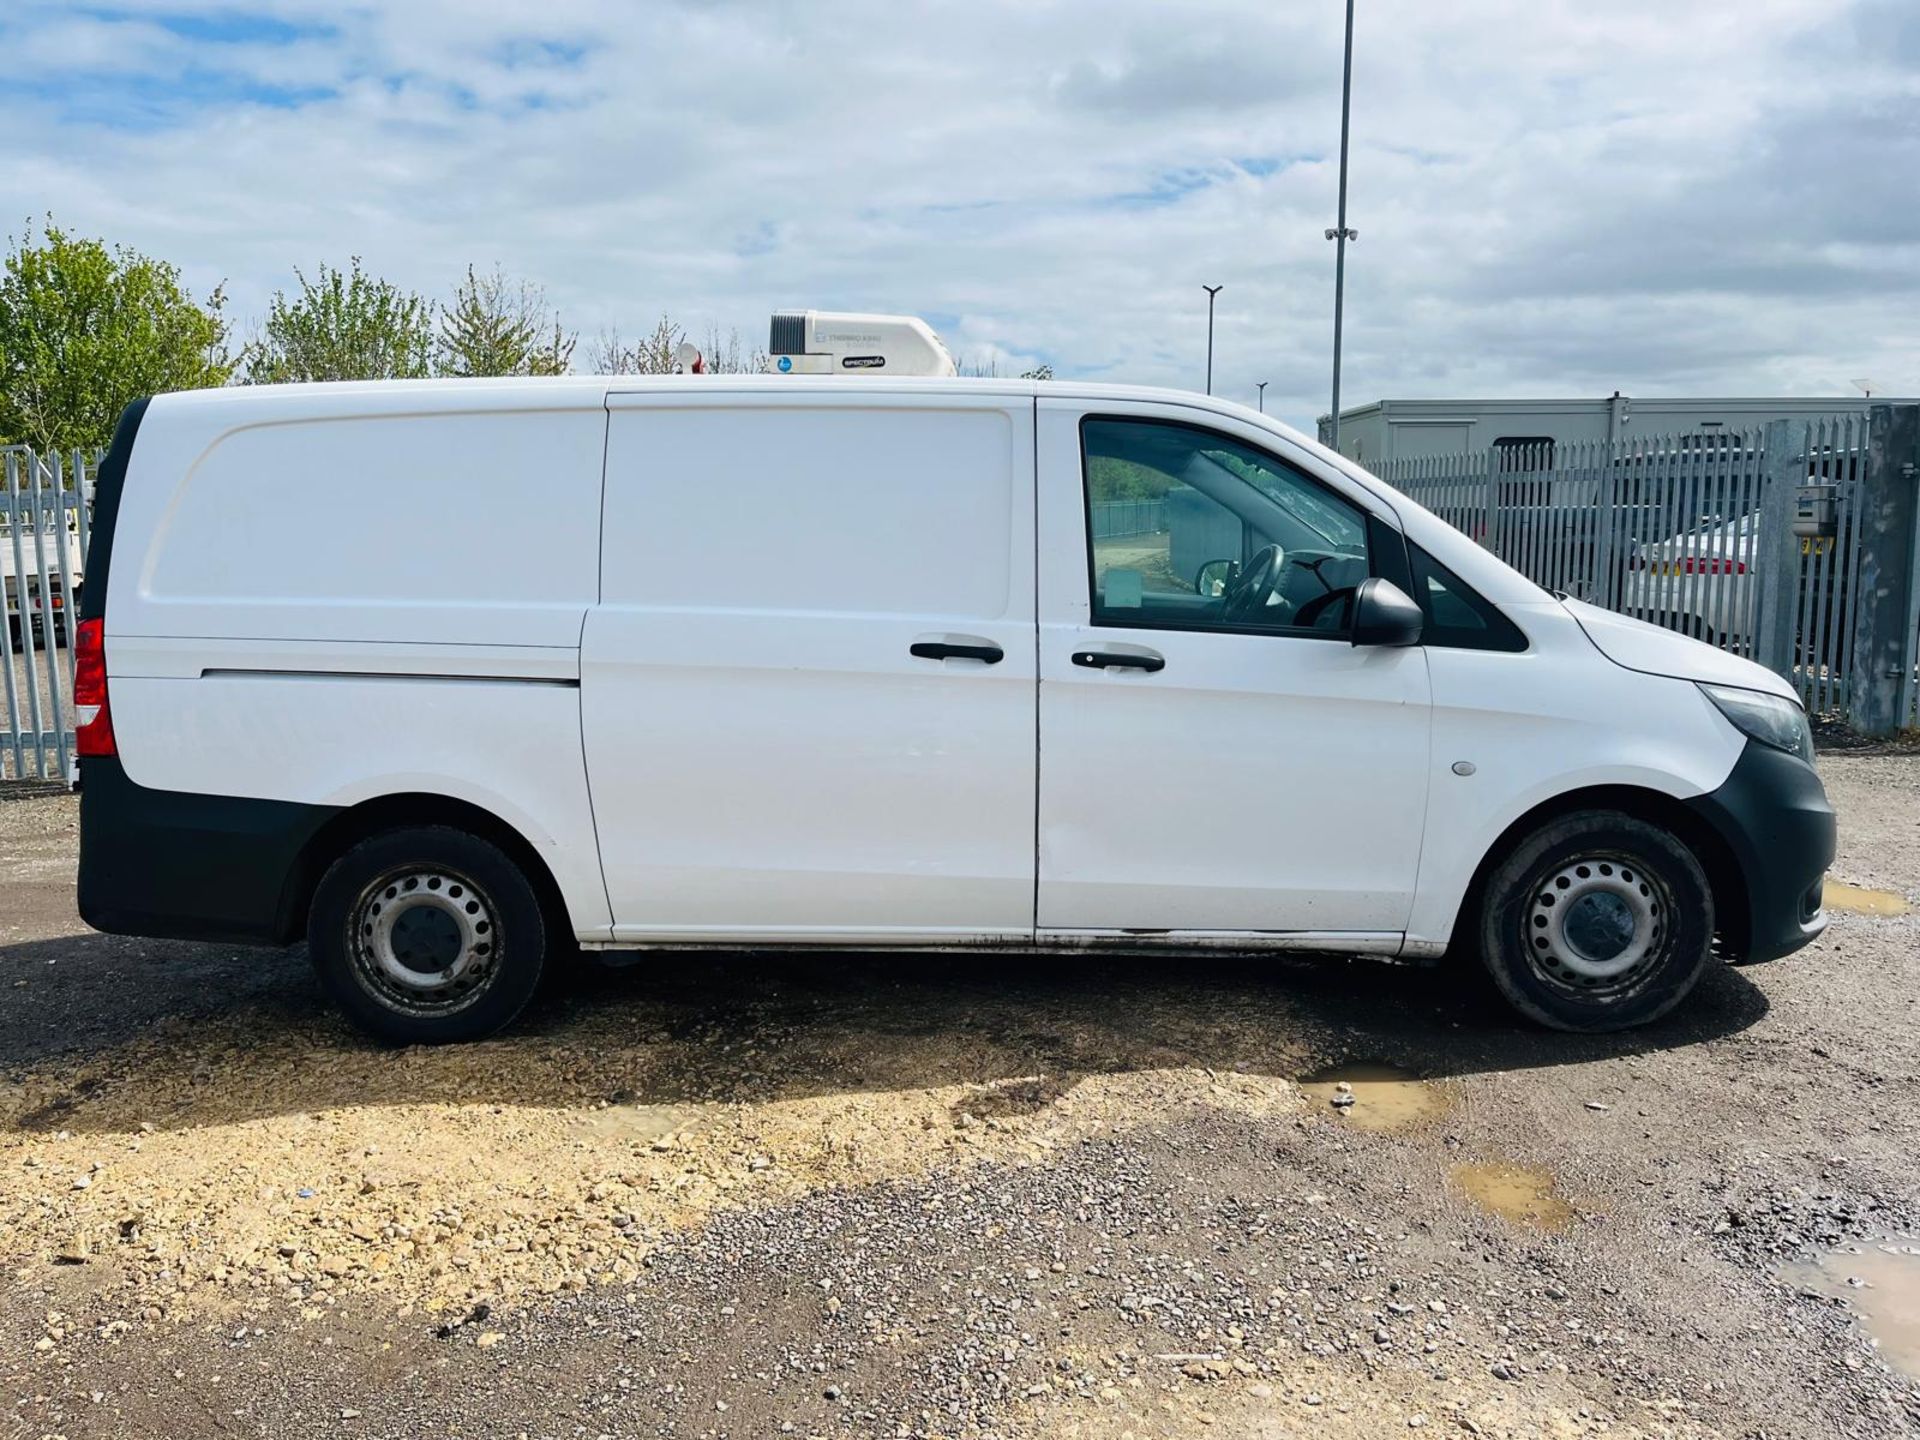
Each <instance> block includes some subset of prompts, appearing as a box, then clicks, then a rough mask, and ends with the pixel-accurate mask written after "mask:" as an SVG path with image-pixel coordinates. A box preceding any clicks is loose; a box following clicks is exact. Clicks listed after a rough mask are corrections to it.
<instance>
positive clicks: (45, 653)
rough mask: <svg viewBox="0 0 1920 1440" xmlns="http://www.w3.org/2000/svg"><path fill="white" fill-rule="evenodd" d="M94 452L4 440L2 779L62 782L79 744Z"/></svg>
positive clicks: (0, 507)
mask: <svg viewBox="0 0 1920 1440" xmlns="http://www.w3.org/2000/svg"><path fill="white" fill-rule="evenodd" d="M98 461H99V457H98V455H97V454H88V453H86V452H83V451H78V450H76V451H71V452H68V453H65V454H45V453H41V452H38V451H35V450H34V449H32V448H30V447H28V446H24V445H9V446H5V447H0V484H4V487H5V488H4V489H0V584H3V586H4V591H5V597H6V612H7V613H6V624H5V626H4V627H0V696H4V699H5V703H6V715H5V721H4V724H3V725H0V780H39V781H53V782H60V783H64V782H65V780H66V778H67V765H68V761H69V758H70V756H71V755H72V753H73V705H72V695H73V672H72V665H71V656H72V653H73V652H72V646H73V634H74V627H75V625H76V624H77V623H78V621H77V617H76V615H75V611H76V609H77V608H78V604H77V601H78V596H79V593H80V588H81V586H82V585H83V584H84V576H85V573H86V553H87V541H88V539H89V535H90V530H91V520H92V503H93V477H94V470H95V468H96V466H97V464H98Z"/></svg>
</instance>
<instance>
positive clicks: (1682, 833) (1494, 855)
mask: <svg viewBox="0 0 1920 1440" xmlns="http://www.w3.org/2000/svg"><path fill="white" fill-rule="evenodd" d="M1584 810H1616V811H1619V812H1620V813H1622V814H1624V815H1631V816H1632V817H1633V818H1634V819H1636V820H1644V821H1645V822H1647V823H1648V824H1650V825H1657V826H1660V827H1662V828H1663V829H1666V830H1668V831H1670V832H1671V833H1672V834H1673V835H1675V836H1676V837H1677V838H1678V839H1679V840H1680V841H1681V843H1682V844H1684V845H1685V846H1686V847H1687V848H1688V849H1689V850H1691V851H1692V852H1693V855H1694V858H1695V859H1696V860H1698V861H1699V862H1700V868H1701V869H1702V870H1704V871H1705V872H1706V876H1707V885H1708V888H1709V889H1710V890H1711V891H1712V893H1713V909H1714V920H1715V933H1716V934H1717V935H1718V936H1719V937H1720V947H1721V949H1722V950H1723V951H1724V952H1726V953H1728V954H1732V955H1741V954H1745V953H1746V947H1747V943H1748V939H1749V937H1748V935H1747V933H1746V932H1747V929H1748V926H1749V925H1750V924H1751V916H1752V910H1751V907H1750V905H1749V903H1748V895H1747V882H1746V876H1745V875H1744V874H1743V873H1742V872H1741V869H1740V862H1739V860H1738V859H1737V857H1736V856H1735V855H1734V853H1733V850H1732V848H1731V847H1730V846H1728V844H1727V842H1726V841H1725V840H1724V839H1723V838H1721V835H1720V833H1719V831H1717V830H1715V829H1714V828H1713V825H1712V824H1711V823H1710V822H1709V821H1708V820H1707V819H1706V818H1705V817H1704V816H1702V815H1701V814H1700V813H1699V812H1698V811H1696V810H1693V809H1692V808H1690V807H1689V806H1688V805H1687V804H1686V803H1685V802H1684V801H1682V800H1677V799H1675V798H1674V797H1673V796H1671V795H1668V794H1664V793H1663V792H1661V791H1659V790H1652V789H1648V788H1646V787H1645V786H1640V785H1588V786H1583V787H1581V788H1579V789H1575V790H1567V791H1563V792H1562V793H1560V794H1558V795H1554V796H1551V797H1549V798H1548V799H1545V800H1542V801H1541V802H1540V803H1538V804H1537V805H1535V806H1534V807H1533V808H1532V809H1531V810H1527V811H1525V812H1524V813H1522V814H1521V815H1519V816H1518V817H1517V818H1516V819H1515V820H1514V821H1513V822H1512V823H1511V824H1509V825H1508V826H1507V828H1506V829H1505V830H1503V831H1501V832H1500V836H1499V838H1498V839H1496V840H1495V841H1494V842H1493V844H1492V845H1491V846H1489V847H1488V849H1487V852H1486V854H1484V855H1483V856H1481V858H1480V863H1479V865H1478V866H1476V867H1475V869H1474V872H1473V879H1472V880H1471V881H1469V882H1468V884H1467V888H1466V892H1465V894H1464V895H1462V896H1461V900H1460V908H1459V910H1458V911H1457V912H1455V915H1454V921H1453V933H1452V940H1451V942H1450V943H1449V947H1448V948H1449V949H1450V950H1455V949H1458V948H1459V947H1460V946H1461V945H1462V944H1467V945H1471V944H1473V943H1475V940H1474V937H1475V936H1476V935H1477V934H1478V930H1479V927H1478V925H1477V923H1476V921H1475V917H1476V916H1478V914H1479V911H1480V904H1481V900H1482V899H1483V897H1484V896H1485V894H1486V885H1487V877H1488V876H1489V875H1491V874H1492V873H1493V871H1494V868H1495V867H1496V866H1498V865H1499V864H1500V862H1501V861H1502V860H1504V859H1506V857H1507V856H1508V855H1510V854H1512V853H1513V851H1514V849H1515V847H1517V846H1518V845H1519V844H1520V843H1521V842H1522V841H1523V840H1525V839H1526V837H1527V836H1529V835H1531V834H1532V833H1533V832H1534V831H1535V830H1537V829H1539V828H1540V827H1541V826H1542V825H1545V824H1548V823H1550V822H1552V821H1554V820H1558V819H1562V818H1564V817H1565V816H1568V815H1575V814H1578V813H1580V812H1581V811H1584Z"/></svg>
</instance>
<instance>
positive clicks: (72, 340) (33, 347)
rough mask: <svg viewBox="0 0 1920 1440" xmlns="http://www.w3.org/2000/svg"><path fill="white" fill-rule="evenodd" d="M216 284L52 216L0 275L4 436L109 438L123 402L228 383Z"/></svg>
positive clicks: (49, 441) (54, 440)
mask: <svg viewBox="0 0 1920 1440" xmlns="http://www.w3.org/2000/svg"><path fill="white" fill-rule="evenodd" d="M225 303H226V301H225V297H224V295H223V294H222V292H221V291H220V290H219V289H215V290H214V292H213V293H212V294H211V295H209V296H208V297H207V299H206V301H205V302H204V303H200V302H196V301H195V300H194V298H193V297H192V296H191V295H189V294H188V293H187V291H186V290H185V289H184V288H182V286H181V284H180V272H179V271H178V270H177V269H175V268H174V267H173V266H171V265H168V264H166V263H165V262H163V261H159V260H154V259H151V258H149V257H148V256H145V255H142V254H140V253H139V252H137V251H135V250H131V249H128V248H127V247H125V246H115V247H114V248H113V249H111V250H109V249H108V248H107V246H106V245H105V244H104V243H102V242H101V241H98V240H83V239H77V238H75V237H74V236H72V235H70V234H68V233H67V232H66V231H64V230H62V229H60V228H58V227H57V226H55V225H54V223H53V221H52V219H51V217H49V219H48V220H47V223H46V227H45V230H44V232H43V233H42V235H41V237H40V240H39V242H38V243H35V241H34V237H33V233H32V230H31V228H29V230H28V232H27V234H26V235H25V236H24V237H23V238H21V239H20V240H17V241H14V242H13V248H12V249H11V250H10V251H9V252H8V254H7V258H6V267H5V270H4V272H0V443H5V444H20V443H25V444H29V445H34V446H38V447H40V448H42V449H47V450H53V449H65V448H68V447H70V446H80V447H83V448H87V449H91V448H93V447H95V446H100V445H105V444H106V443H107V441H108V440H109V439H110V438H111V437H112V434H113V422H114V419H115V418H116V417H117V416H118V415H119V413H120V411H121V410H122V408H124V407H125V406H126V404H127V402H128V401H130V400H132V399H134V398H135V397H136V396H140V395H152V394H155V393H157V392H159V391H162V390H196V389H199V388H201V387H203V386H208V385H223V384H225V383H226V380H227V377H228V375H229V374H231V373H232V369H233V367H232V364H231V363H230V361H229V360H228V357H227V354H226V338H227V326H226V321H225V320H224V319H223V318H222V315H221V310H222V308H223V306H224V305H225Z"/></svg>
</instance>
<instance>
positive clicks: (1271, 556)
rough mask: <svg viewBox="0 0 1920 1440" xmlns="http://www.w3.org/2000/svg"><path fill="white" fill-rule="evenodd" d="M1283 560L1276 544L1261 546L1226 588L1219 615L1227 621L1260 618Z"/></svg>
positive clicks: (1283, 557) (1271, 593)
mask: <svg viewBox="0 0 1920 1440" xmlns="http://www.w3.org/2000/svg"><path fill="white" fill-rule="evenodd" d="M1285 558H1286V557H1285V556H1284V555H1283V554H1282V553H1281V551H1280V547H1279V546H1278V545H1267V546H1263V547H1262V548H1261V549H1260V551H1259V553H1257V554H1256V555H1255V556H1254V557H1253V559H1251V560H1249V561H1248V562H1247V566H1246V568H1245V569H1244V570H1242V571H1241V572H1240V573H1239V574H1238V575H1236V576H1234V577H1233V580H1232V582H1231V583H1230V584H1229V585H1228V586H1227V593H1226V595H1225V597H1224V598H1223V600H1222V603H1221V607H1220V610H1221V613H1222V614H1223V615H1225V616H1226V618H1227V619H1229V620H1247V619H1251V618H1253V617H1255V616H1257V615H1259V613H1260V612H1261V611H1262V610H1264V609H1265V608H1266V606H1267V601H1268V600H1269V599H1270V598H1271V597H1272V595H1273V582H1274V581H1275V580H1276V579H1277V578H1278V577H1279V574H1280V566H1281V565H1282V563H1283V562H1284V561H1285Z"/></svg>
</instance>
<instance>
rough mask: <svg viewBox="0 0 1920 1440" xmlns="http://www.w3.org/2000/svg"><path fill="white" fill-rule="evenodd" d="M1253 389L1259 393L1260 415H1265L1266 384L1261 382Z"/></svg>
mask: <svg viewBox="0 0 1920 1440" xmlns="http://www.w3.org/2000/svg"><path fill="white" fill-rule="evenodd" d="M1253 388H1254V389H1255V390H1257V391H1259V392H1260V413H1261V414H1262V415H1264V414H1266V413H1267V382H1266V381H1264V380H1262V381H1261V382H1260V383H1259V384H1258V385H1256V386H1254V387H1253Z"/></svg>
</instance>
